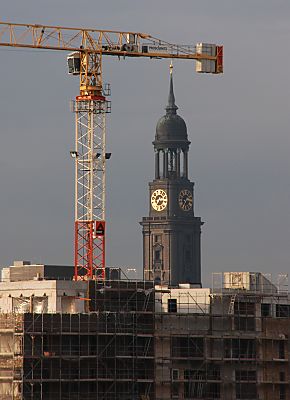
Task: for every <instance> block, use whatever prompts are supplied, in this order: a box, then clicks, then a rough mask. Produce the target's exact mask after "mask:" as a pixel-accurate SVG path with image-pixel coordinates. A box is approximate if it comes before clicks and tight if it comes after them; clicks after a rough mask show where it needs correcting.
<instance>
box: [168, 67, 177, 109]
mask: <svg viewBox="0 0 290 400" xmlns="http://www.w3.org/2000/svg"><path fill="white" fill-rule="evenodd" d="M169 68H170V85H169V95H168V104H167V106H166V108H165V110H166V114H171V115H172V114H176V110H178V107H177V105H176V104H175V96H174V91H173V65H172V63H171V64H170V67H169Z"/></svg>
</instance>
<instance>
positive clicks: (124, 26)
mask: <svg viewBox="0 0 290 400" xmlns="http://www.w3.org/2000/svg"><path fill="white" fill-rule="evenodd" d="M289 18H290V3H289V1H286V0H285V1H282V0H276V1H272V0H255V1H253V0H251V1H249V0H244V1H237V0H219V1H209V0H203V1H193V0H182V1H179V2H177V1H172V0H158V1H152V0H148V1H144V2H136V1H133V0H125V1H116V0H115V1H113V0H106V1H102V2H101V1H89V0H83V1H81V2H80V1H76V0H70V1H65V0H50V1H43V0H38V1H36V0H26V1H25V2H20V1H19V0H10V1H9V2H3V4H2V5H1V19H2V20H3V21H12V22H19V23H21V22H22V23H23V22H24V23H26V22H27V23H41V24H53V25H63V26H77V27H90V28H99V29H100V28H104V29H117V30H131V31H138V32H145V33H149V34H151V35H153V36H156V37H159V38H161V39H163V40H167V41H169V42H173V43H174V42H175V43H182V44H195V43H196V42H208V43H217V44H223V45H224V51H225V65H224V74H223V75H222V76H214V75H198V74H196V73H195V65H194V62H192V61H175V62H174V87H175V97H176V103H177V105H178V106H179V111H178V112H179V114H180V115H181V116H182V117H183V118H184V119H185V121H186V122H187V128H188V132H189V139H190V140H191V148H190V168H189V171H190V177H191V179H193V180H194V181H195V182H196V185H195V211H196V215H197V216H201V217H202V219H203V221H205V225H204V226H203V234H202V249H203V251H202V254H203V257H202V259H203V262H202V264H203V277H204V282H205V284H210V275H211V272H213V271H226V270H232V271H235V270H236V271H239V270H250V271H262V272H266V273H272V272H273V273H277V272H288V270H289V260H290V245H289V244H290V243H289V239H290V157H289V149H290V136H289V103H290V101H289V100H290V82H289V70H290V51H289V37H290V25H289ZM66 55H67V54H66V53H65V52H53V51H47V52H46V51H41V50H39V51H38V50H37V51H35V50H15V49H9V48H0V57H1V63H0V72H1V73H0V88H1V107H0V118H1V119H0V120H1V125H0V140H1V146H0V187H1V202H0V221H1V223H0V265H7V264H10V263H11V262H12V261H13V260H15V259H28V260H31V261H33V262H38V263H48V264H54V263H56V264H57V263H59V264H71V263H72V262H73V219H74V215H73V204H74V200H73V191H74V177H73V172H74V167H73V161H72V160H71V158H70V155H69V151H70V150H71V149H73V148H74V116H73V114H72V113H71V112H70V108H69V101H70V99H73V98H74V97H75V96H76V95H77V94H78V80H77V78H73V77H71V76H69V75H68V74H67V68H66ZM104 78H105V81H106V82H110V83H111V86H112V98H111V100H112V114H111V115H109V117H108V133H107V143H108V146H107V149H108V151H110V152H112V158H111V160H110V161H109V163H108V178H107V224H108V239H107V263H108V265H121V266H129V267H136V268H137V270H138V271H139V275H141V269H142V268H141V267H142V233H141V227H140V226H139V223H138V222H139V221H140V220H141V218H142V216H146V215H148V208H149V199H148V187H147V183H148V181H149V180H151V179H152V178H153V174H154V165H153V147H152V140H153V139H154V134H155V126H156V122H157V120H158V118H159V117H160V116H162V115H163V114H164V107H165V105H166V100H167V94H168V85H169V62H168V61H166V60H147V59H131V60H130V59H128V60H125V61H124V60H120V61H119V60H118V59H115V58H113V57H107V59H105V60H104Z"/></svg>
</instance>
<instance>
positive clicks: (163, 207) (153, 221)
mask: <svg viewBox="0 0 290 400" xmlns="http://www.w3.org/2000/svg"><path fill="white" fill-rule="evenodd" d="M177 109H178V107H177V106H176V104H175V97H174V92H173V79H172V66H171V67H170V88H169V96H168V104H167V106H166V108H165V110H166V114H165V115H164V116H163V117H161V118H160V119H159V121H158V123H157V126H156V135H155V140H154V142H153V146H154V151H155V179H154V180H153V181H152V182H150V183H149V217H143V219H142V222H141V225H142V227H143V270H144V278H145V279H146V280H154V281H155V283H156V284H164V285H170V286H178V284H179V283H191V284H201V251H200V236H201V226H202V224H203V222H202V221H201V219H200V217H196V216H195V215H194V193H193V189H194V183H193V182H191V181H190V180H189V179H188V150H189V145H190V142H189V140H188V137H187V128H186V124H185V122H184V120H183V119H182V118H181V117H180V116H179V115H178V114H177Z"/></svg>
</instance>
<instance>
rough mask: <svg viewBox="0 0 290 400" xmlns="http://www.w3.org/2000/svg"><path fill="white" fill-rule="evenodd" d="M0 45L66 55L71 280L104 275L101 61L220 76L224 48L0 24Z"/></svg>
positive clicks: (112, 33) (142, 36) (104, 89)
mask: <svg viewBox="0 0 290 400" xmlns="http://www.w3.org/2000/svg"><path fill="white" fill-rule="evenodd" d="M0 46H9V47H16V48H32V49H44V50H56V51H57V50H61V51H68V52H70V54H69V55H68V57H67V61H68V71H69V73H70V74H73V75H79V77H80V85H79V86H80V87H79V89H80V90H79V95H78V96H76V100H75V101H74V103H73V111H74V113H75V123H76V129H75V149H74V151H71V155H72V157H73V158H74V159H75V261H74V262H75V279H76V280H77V279H100V280H102V279H104V277H105V193H106V179H105V178H106V174H105V172H106V161H107V160H108V159H109V158H110V153H106V114H107V113H109V112H110V102H109V101H108V100H107V99H106V95H108V94H109V90H107V89H109V87H106V86H104V85H103V72H102V57H103V56H117V57H119V58H121V57H122V58H126V57H135V58H136V57H147V58H155V59H156V58H157V59H164V58H170V59H182V60H195V61H196V71H197V72H200V73H213V74H220V73H222V72H223V46H218V45H215V44H206V43H197V44H196V45H177V44H171V43H168V42H166V41H164V40H161V39H158V38H156V37H153V36H151V35H149V34H145V33H139V32H125V31H113V30H99V29H84V28H71V27H62V26H49V25H39V24H14V23H10V22H0Z"/></svg>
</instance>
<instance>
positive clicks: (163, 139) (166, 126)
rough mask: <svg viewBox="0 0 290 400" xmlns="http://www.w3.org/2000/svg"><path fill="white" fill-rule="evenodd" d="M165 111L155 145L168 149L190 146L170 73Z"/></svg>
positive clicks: (157, 129)
mask: <svg viewBox="0 0 290 400" xmlns="http://www.w3.org/2000/svg"><path fill="white" fill-rule="evenodd" d="M165 110H166V114H165V115H164V116H163V117H161V118H160V119H159V121H158V122H157V126H156V135H155V141H154V142H153V144H154V145H155V146H157V147H159V145H161V146H162V145H165V146H166V147H171V145H173V147H175V146H178V147H179V146H181V147H183V146H184V145H186V146H188V145H189V143H190V142H189V141H188V137H187V128H186V124H185V121H184V119H183V118H181V117H180V116H179V115H178V114H177V110H178V107H177V105H176V104H175V96H174V91H173V78H172V73H170V86H169V95H168V104H167V106H166V108H165ZM174 145H175V146H174ZM162 147H163V146H162Z"/></svg>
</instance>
